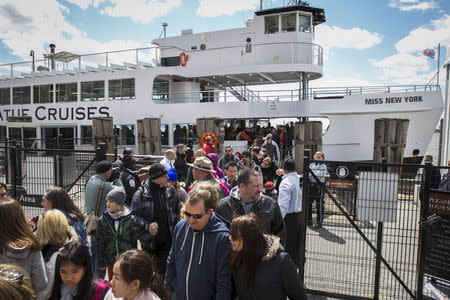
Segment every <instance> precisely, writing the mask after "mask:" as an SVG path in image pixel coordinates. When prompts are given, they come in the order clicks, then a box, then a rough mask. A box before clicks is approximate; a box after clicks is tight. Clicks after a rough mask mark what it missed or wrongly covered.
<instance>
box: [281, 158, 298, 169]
mask: <svg viewBox="0 0 450 300" xmlns="http://www.w3.org/2000/svg"><path fill="white" fill-rule="evenodd" d="M283 170H286V171H295V160H294V159H293V158H292V157H286V158H285V159H284V163H283Z"/></svg>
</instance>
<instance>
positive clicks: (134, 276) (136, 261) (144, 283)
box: [105, 249, 169, 300]
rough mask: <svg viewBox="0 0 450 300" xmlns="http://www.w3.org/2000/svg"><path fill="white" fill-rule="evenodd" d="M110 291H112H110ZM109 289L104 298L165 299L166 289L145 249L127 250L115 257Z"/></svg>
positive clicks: (166, 296) (127, 299) (166, 297)
mask: <svg viewBox="0 0 450 300" xmlns="http://www.w3.org/2000/svg"><path fill="white" fill-rule="evenodd" d="M111 291H112V292H111ZM111 291H109V292H108V294H107V295H106V297H105V300H108V299H113V298H112V295H111V294H113V295H114V297H116V298H121V299H124V300H160V299H162V300H166V299H168V298H169V294H168V291H167V290H166V289H165V287H164V283H163V279H162V278H161V276H160V275H159V274H158V273H157V270H156V268H155V265H154V263H153V260H152V258H151V257H150V255H148V254H147V253H146V252H145V251H142V250H137V249H132V250H128V251H126V252H124V253H122V254H121V255H119V257H118V258H117V260H116V262H115V264H114V268H113V277H112V280H111Z"/></svg>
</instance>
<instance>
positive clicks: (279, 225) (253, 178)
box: [216, 168, 286, 245]
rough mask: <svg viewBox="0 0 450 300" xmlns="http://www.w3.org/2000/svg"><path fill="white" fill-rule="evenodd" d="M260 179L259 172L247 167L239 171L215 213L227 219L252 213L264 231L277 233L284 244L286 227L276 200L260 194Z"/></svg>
mask: <svg viewBox="0 0 450 300" xmlns="http://www.w3.org/2000/svg"><path fill="white" fill-rule="evenodd" d="M262 189H263V185H262V180H261V177H260V176H259V173H258V172H256V171H255V170H253V169H250V168H247V169H244V170H242V171H241V172H239V175H238V186H237V187H235V188H234V189H232V190H231V194H230V196H228V197H225V198H223V199H222V200H220V202H219V204H218V205H217V208H216V213H217V214H218V215H220V216H221V217H223V218H224V219H226V220H227V221H229V222H230V223H231V221H232V220H233V218H235V217H237V216H242V215H246V214H249V213H251V212H252V213H254V214H255V215H256V216H258V219H259V220H260V222H261V225H262V227H263V229H264V232H265V233H267V234H274V235H278V236H279V237H280V239H281V241H282V244H283V245H284V242H285V241H286V228H285V226H284V222H283V217H282V215H281V211H280V207H279V206H278V204H277V202H276V201H275V200H273V199H272V198H271V197H269V196H265V195H263V194H262Z"/></svg>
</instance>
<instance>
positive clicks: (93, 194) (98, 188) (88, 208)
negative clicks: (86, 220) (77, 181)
mask: <svg viewBox="0 0 450 300" xmlns="http://www.w3.org/2000/svg"><path fill="white" fill-rule="evenodd" d="M112 168H113V164H112V163H111V162H110V161H108V160H103V161H101V162H99V163H98V164H97V166H96V168H95V169H96V172H97V174H96V175H93V176H91V178H89V180H88V182H87V183H86V187H85V189H84V201H85V202H84V210H85V212H86V214H90V213H91V212H92V211H94V210H95V207H96V203H97V199H99V206H98V211H97V212H96V214H97V216H100V215H101V214H102V213H103V211H104V210H105V209H106V195H107V194H108V193H109V192H110V191H111V190H112V189H113V188H114V187H115V186H123V185H122V181H121V180H120V178H115V179H114V180H113V181H112V182H111V181H108V180H110V178H111V175H112ZM99 193H101V194H100V195H99Z"/></svg>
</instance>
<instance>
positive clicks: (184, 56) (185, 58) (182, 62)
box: [180, 52, 189, 67]
mask: <svg viewBox="0 0 450 300" xmlns="http://www.w3.org/2000/svg"><path fill="white" fill-rule="evenodd" d="M188 60H189V55H187V54H186V53H185V52H181V53H180V66H182V67H185V66H186V65H187V62H188Z"/></svg>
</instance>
